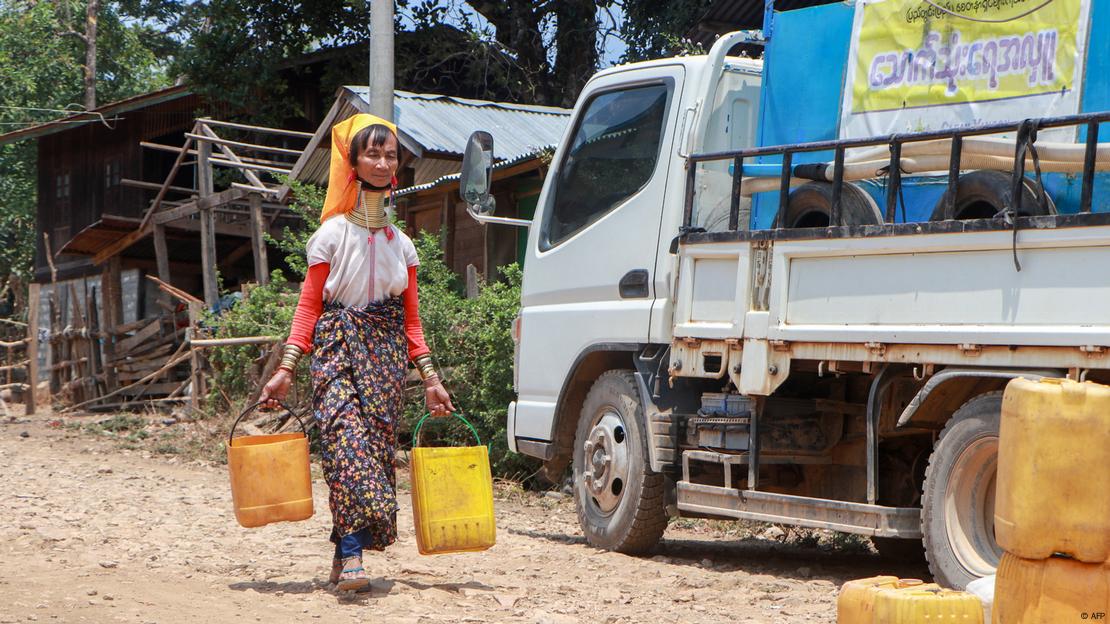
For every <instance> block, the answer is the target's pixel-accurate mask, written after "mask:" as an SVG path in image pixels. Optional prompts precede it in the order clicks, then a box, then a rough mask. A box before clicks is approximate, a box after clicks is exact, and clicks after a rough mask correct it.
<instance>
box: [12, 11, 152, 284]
mask: <svg viewBox="0 0 1110 624" xmlns="http://www.w3.org/2000/svg"><path fill="white" fill-rule="evenodd" d="M97 4H98V3H97V2H94V3H93V5H92V6H93V7H94V8H96V9H97V11H96V15H95V17H96V19H95V21H96V22H97V27H96V31H97V32H96V34H95V39H96V41H97V47H98V48H99V52H100V54H99V57H100V62H98V63H97V62H94V63H93V66H94V67H95V71H96V74H95V80H94V81H89V80H88V79H87V77H86V76H85V73H84V68H85V67H86V65H87V60H88V59H87V57H86V54H87V50H86V47H85V45H84V42H83V41H82V40H81V39H80V38H79V37H66V36H62V35H63V34H64V33H66V32H70V31H73V32H77V31H78V30H80V31H84V34H85V35H87V34H88V33H89V31H88V29H87V28H86V26H87V21H88V17H89V11H88V8H89V5H88V4H86V3H85V2H80V1H78V0H59V1H57V2H37V1H35V0H0V132H11V131H13V130H18V129H20V128H24V127H28V126H30V125H33V124H36V123H42V122H45V121H50V120H52V119H57V118H59V117H62V116H64V115H66V114H67V111H74V112H75V111H78V110H82V109H83V108H85V106H84V104H89V103H92V102H90V101H89V100H88V99H87V95H88V94H89V93H90V92H91V93H92V95H93V97H94V98H95V97H96V95H97V94H99V99H100V101H102V102H108V101H114V100H118V99H122V98H125V97H129V96H132V95H136V94H138V93H144V92H146V91H150V90H153V89H158V88H161V87H163V86H167V85H168V84H169V81H168V79H167V77H166V73H165V64H164V63H163V62H162V60H161V58H159V56H158V55H157V54H155V52H153V51H152V50H151V48H150V47H148V43H149V42H152V41H157V40H159V37H160V35H159V34H158V33H157V31H156V29H154V28H152V27H150V26H147V25H143V24H137V23H128V22H127V21H126V20H125V18H124V16H123V15H122V14H121V12H120V8H121V7H120V6H119V5H118V4H117V3H113V2H103V1H101V2H99V6H97ZM90 87H91V89H90ZM35 156H36V154H35V143H34V141H23V142H18V143H10V144H7V145H2V146H0V231H2V232H3V233H4V234H3V236H4V240H3V244H2V245H0V282H2V281H3V280H4V279H6V278H7V276H9V275H12V274H15V275H18V276H20V277H24V278H25V277H27V276H28V275H29V273H30V271H31V267H32V262H33V254H34V249H35V242H36V241H35V231H34V226H35V205H36V187H37V185H36V169H35Z"/></svg>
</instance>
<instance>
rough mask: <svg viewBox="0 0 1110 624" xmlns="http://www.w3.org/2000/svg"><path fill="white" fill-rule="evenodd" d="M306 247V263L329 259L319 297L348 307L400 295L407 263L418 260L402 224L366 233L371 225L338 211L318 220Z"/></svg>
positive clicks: (404, 285)
mask: <svg viewBox="0 0 1110 624" xmlns="http://www.w3.org/2000/svg"><path fill="white" fill-rule="evenodd" d="M387 229H388V230H390V232H389V233H387V232H386V230H387ZM389 234H392V236H390V235H389ZM306 250H307V252H308V266H312V265H314V264H320V263H321V262H327V263H328V264H329V265H331V268H330V270H329V272H328V279H327V281H326V282H324V301H325V302H331V301H337V302H339V303H342V304H343V305H345V306H348V307H362V306H365V305H367V304H368V303H370V302H372V301H381V300H383V299H386V298H388V297H395V296H398V295H400V294H401V293H402V292H404V291H405V288H407V287H408V285H409V273H408V269H409V267H412V266H417V265H419V264H420V259H419V258H417V256H416V246H415V245H413V244H412V239H410V238H409V237H408V236H406V235H405V233H404V232H402V231H401V230H398V229H397V228H396V227H394V226H392V225H390V226H389V227H388V228H382V229H380V230H378V231H376V232H375V233H374V235H373V236H372V237H371V236H370V230H368V229H367V228H364V227H361V226H358V225H355V224H354V223H351V222H350V221H348V220H347V219H346V218H345V217H343V216H342V215H339V216H335V217H332V218H330V219H328V220H327V221H324V222H323V223H322V224H320V228H319V229H318V230H316V233H315V234H313V235H312V238H310V239H308V244H307V245H306ZM371 284H372V285H373V290H371Z"/></svg>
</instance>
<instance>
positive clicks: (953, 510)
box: [921, 392, 1002, 589]
mask: <svg viewBox="0 0 1110 624" xmlns="http://www.w3.org/2000/svg"><path fill="white" fill-rule="evenodd" d="M1001 415H1002V392H991V393H988V394H982V395H979V396H977V397H975V398H973V399H971V400H970V401H968V402H967V403H964V404H963V406H962V407H960V409H958V410H956V413H955V414H953V415H952V418H951V420H949V421H948V424H946V425H945V427H944V430H943V431H941V433H940V437H939V438H938V439H937V442H936V444H935V445H934V446H933V454H932V455H931V456H930V457H929V466H928V468H926V470H925V487H924V492H923V494H922V497H921V532H922V533H923V534H924V536H925V539H924V541H925V557H926V559H928V561H929V571H930V572H932V574H933V578H934V579H935V580H936V582H938V583H940V584H941V585H944V586H946V587H952V588H954V589H964V588H965V587H966V586H967V584H968V583H970V582H971V581H974V580H975V579H977V578H982V577H984V576H989V575H991V574H994V570H995V568H997V567H998V561H999V559H1000V558H1001V557H1002V549H1001V548H1000V547H999V546H998V542H997V541H995V538H994V491H995V481H996V477H997V473H998V423H999V420H1000V419H1001Z"/></svg>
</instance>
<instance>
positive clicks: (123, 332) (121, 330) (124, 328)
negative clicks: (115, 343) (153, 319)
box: [112, 319, 150, 337]
mask: <svg viewBox="0 0 1110 624" xmlns="http://www.w3.org/2000/svg"><path fill="white" fill-rule="evenodd" d="M149 322H150V319H139V320H137V321H131V322H130V323H125V324H123V325H116V327H115V329H113V330H112V335H113V336H117V337H118V336H127V334H130V333H131V332H133V331H136V330H139V329H142V328H143V327H146V324H147V323H149Z"/></svg>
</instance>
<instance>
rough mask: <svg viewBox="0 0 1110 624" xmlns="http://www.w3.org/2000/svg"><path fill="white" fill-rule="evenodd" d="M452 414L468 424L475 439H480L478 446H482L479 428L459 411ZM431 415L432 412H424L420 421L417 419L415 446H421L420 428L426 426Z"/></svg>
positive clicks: (413, 431) (413, 433)
mask: <svg viewBox="0 0 1110 624" xmlns="http://www.w3.org/2000/svg"><path fill="white" fill-rule="evenodd" d="M451 415H452V416H454V417H455V418H458V419H459V420H461V421H463V422H464V423H465V424H466V426H467V428H469V429H470V433H473V434H474V439H475V440H477V441H478V446H482V438H481V437H480V436H479V435H478V430H477V429H475V428H474V425H472V424H470V421H469V420H467V419H466V418H465V417H463V415H462V414H460V413H458V412H453V413H452V414H451ZM430 416H431V414H424V416H423V417H421V418H420V420H419V421H417V423H416V428H415V429H413V430H412V440H413V445H414V446H420V428H421V427H423V426H424V421H425V420H428V418H429V417H430Z"/></svg>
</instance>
